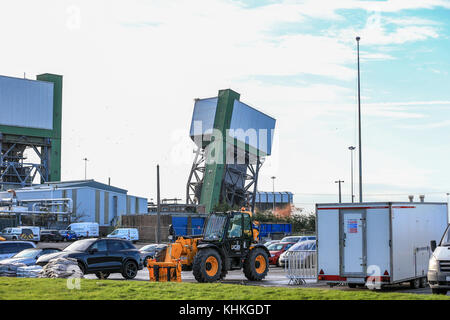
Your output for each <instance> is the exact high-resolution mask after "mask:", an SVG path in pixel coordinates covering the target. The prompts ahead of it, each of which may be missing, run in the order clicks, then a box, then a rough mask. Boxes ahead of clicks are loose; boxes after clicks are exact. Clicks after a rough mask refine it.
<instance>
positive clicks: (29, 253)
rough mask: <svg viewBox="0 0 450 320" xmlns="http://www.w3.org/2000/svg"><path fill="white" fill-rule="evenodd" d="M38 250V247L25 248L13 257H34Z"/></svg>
mask: <svg viewBox="0 0 450 320" xmlns="http://www.w3.org/2000/svg"><path fill="white" fill-rule="evenodd" d="M39 252H41V250H39V249H25V250H23V251H20V252H19V253H17V254H16V255H14V257H13V258H36V256H37V255H38V254H39Z"/></svg>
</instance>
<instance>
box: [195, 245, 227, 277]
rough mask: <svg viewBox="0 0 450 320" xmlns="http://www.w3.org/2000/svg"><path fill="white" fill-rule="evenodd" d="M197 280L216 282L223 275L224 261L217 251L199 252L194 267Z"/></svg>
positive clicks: (205, 250)
mask: <svg viewBox="0 0 450 320" xmlns="http://www.w3.org/2000/svg"><path fill="white" fill-rule="evenodd" d="M192 270H193V274H194V277H195V279H196V280H197V281H198V282H215V281H217V280H220V276H221V274H222V259H221V258H220V255H219V253H218V252H217V250H214V249H211V248H207V249H201V250H199V251H198V252H197V254H196V255H195V258H194V263H193V265H192Z"/></svg>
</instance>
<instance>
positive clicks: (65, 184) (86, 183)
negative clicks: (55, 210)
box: [21, 180, 128, 194]
mask: <svg viewBox="0 0 450 320" xmlns="http://www.w3.org/2000/svg"><path fill="white" fill-rule="evenodd" d="M48 187H56V188H58V189H63V188H81V187H89V188H94V189H100V190H105V191H111V192H116V193H123V194H127V193H128V190H125V189H121V188H117V187H113V186H110V185H107V184H104V183H101V182H97V181H95V180H73V181H57V182H47V183H44V184H39V185H36V186H32V187H26V188H22V189H21V190H27V189H28V190H37V189H46V188H48Z"/></svg>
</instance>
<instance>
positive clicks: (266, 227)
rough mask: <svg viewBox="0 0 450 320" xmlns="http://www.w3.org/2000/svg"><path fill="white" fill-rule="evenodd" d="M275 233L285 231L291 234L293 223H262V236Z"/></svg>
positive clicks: (260, 234)
mask: <svg viewBox="0 0 450 320" xmlns="http://www.w3.org/2000/svg"><path fill="white" fill-rule="evenodd" d="M273 233H283V234H285V235H290V234H291V233H292V224H290V223H261V224H260V228H259V236H260V238H265V237H269V236H270V235H271V234H273Z"/></svg>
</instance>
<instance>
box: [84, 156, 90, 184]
mask: <svg viewBox="0 0 450 320" xmlns="http://www.w3.org/2000/svg"><path fill="white" fill-rule="evenodd" d="M83 160H84V180H87V162H88V161H89V160H88V158H83Z"/></svg>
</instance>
